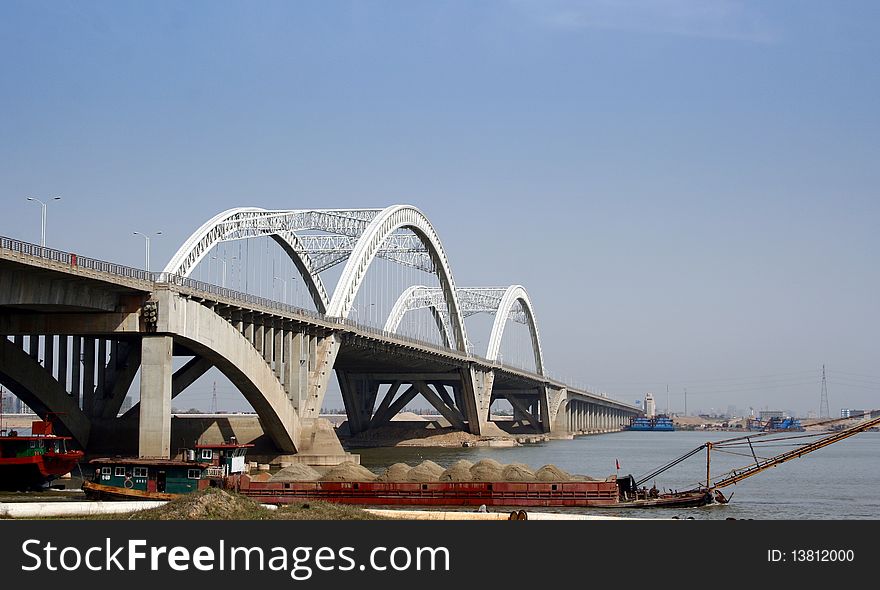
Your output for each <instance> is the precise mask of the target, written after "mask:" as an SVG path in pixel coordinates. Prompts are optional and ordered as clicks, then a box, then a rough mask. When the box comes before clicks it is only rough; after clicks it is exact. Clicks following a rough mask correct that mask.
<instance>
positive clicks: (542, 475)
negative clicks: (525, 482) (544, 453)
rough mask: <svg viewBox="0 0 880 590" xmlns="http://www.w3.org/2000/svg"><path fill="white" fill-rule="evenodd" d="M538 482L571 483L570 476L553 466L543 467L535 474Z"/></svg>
mask: <svg viewBox="0 0 880 590" xmlns="http://www.w3.org/2000/svg"><path fill="white" fill-rule="evenodd" d="M535 479H537V480H538V481H571V480H572V477H571V474H570V473H568V472H567V471H564V470H562V469H560V468H559V467H557V466H556V465H553V464H552V463H551V464H550V465H544V466H543V467H541V468H540V469H538V470H537V471H536V472H535Z"/></svg>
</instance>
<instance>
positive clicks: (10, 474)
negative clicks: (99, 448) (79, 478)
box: [0, 420, 83, 490]
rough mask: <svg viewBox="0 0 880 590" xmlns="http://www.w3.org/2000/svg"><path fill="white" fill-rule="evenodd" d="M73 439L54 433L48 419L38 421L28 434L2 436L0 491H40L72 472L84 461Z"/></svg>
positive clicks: (10, 432)
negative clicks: (74, 447)
mask: <svg viewBox="0 0 880 590" xmlns="http://www.w3.org/2000/svg"><path fill="white" fill-rule="evenodd" d="M70 440H71V437H69V436H59V435H56V434H54V433H53V432H52V423H51V422H49V421H48V420H35V421H34V422H33V423H32V425H31V433H30V434H28V435H19V434H18V432H17V431H15V430H9V431H8V432H7V433H6V434H5V435H4V436H0V489H2V490H34V489H41V488H44V487H46V486H48V485H49V484H51V482H52V480H54V479H56V478H58V477H60V476H62V475H65V474H67V473H70V472H71V471H72V470H73V469H74V468H75V467H76V465H77V463H78V462H79V461H80V460H81V459H82V458H83V452H82V451H78V450H74V449H70V448H69V442H70Z"/></svg>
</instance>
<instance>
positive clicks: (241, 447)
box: [187, 438, 254, 477]
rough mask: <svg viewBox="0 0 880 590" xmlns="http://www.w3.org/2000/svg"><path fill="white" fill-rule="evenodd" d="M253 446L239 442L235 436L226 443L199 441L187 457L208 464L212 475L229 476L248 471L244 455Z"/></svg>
mask: <svg viewBox="0 0 880 590" xmlns="http://www.w3.org/2000/svg"><path fill="white" fill-rule="evenodd" d="M253 446H254V445H252V444H242V443H238V442H236V441H235V439H234V438H233V439H232V440H231V441H230V442H224V443H217V444H208V443H199V444H197V445H195V446H194V447H193V449H192V450H191V451H187V455H188V456H187V459H189V460H192V461H196V462H198V463H201V464H203V465H206V466H208V473H209V475H210V477H229V476H231V475H235V474H241V473H245V472H246V471H247V463H246V462H245V459H244V456H245V454H246V453H247V450H248V449H249V448H251V447H253Z"/></svg>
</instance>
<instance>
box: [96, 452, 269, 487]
mask: <svg viewBox="0 0 880 590" xmlns="http://www.w3.org/2000/svg"><path fill="white" fill-rule="evenodd" d="M252 446H253V445H252V444H240V443H237V442H235V440H232V441H230V442H226V443H220V444H197V445H195V446H194V447H193V448H192V449H186V450H184V452H183V457H184V458H183V459H139V458H134V457H104V458H99V459H92V460H91V461H89V463H88V465H89V469H88V472H87V475H86V476H87V477H90V479H87V480H86V481H83V484H82V489H83V492H84V493H85V494H86V497H88V498H91V499H102V500H107V499H111V500H173V499H175V498H178V497H180V496H183V495H185V494H188V493H190V492H195V491H197V490H203V489H205V488H208V487H220V488H227V489H234V490H238V488H239V479H240V477H241V474H243V473H245V471H246V467H245V462H244V455H245V452H246V451H247V449H248V448H249V447H252Z"/></svg>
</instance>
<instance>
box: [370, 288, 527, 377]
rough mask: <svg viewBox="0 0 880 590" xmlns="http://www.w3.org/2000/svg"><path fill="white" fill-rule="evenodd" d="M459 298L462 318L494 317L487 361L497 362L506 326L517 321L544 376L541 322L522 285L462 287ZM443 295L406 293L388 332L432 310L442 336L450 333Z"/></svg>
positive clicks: (427, 291) (397, 304)
mask: <svg viewBox="0 0 880 590" xmlns="http://www.w3.org/2000/svg"><path fill="white" fill-rule="evenodd" d="M456 296H457V300H458V304H459V307H460V309H461V314H462V316H463V317H469V316H471V315H473V314H476V313H492V314H494V315H495V320H494V322H493V325H492V332H491V335H490V338H489V345H488V351H487V353H486V358H487V359H489V360H491V361H496V360H497V358H498V353H499V351H500V349H501V339H502V337H503V335H504V326H505V325H506V323H507V320H513V321H515V322H518V323H520V324H525V325H527V326H528V327H529V334H530V336H531V339H532V349H533V351H534V354H535V369H536V370H537V371H538V373H540V374H542V375H543V374H544V366H543V356H542V351H541V338H540V335H539V333H538V326H537V321H536V320H535V314H534V310H533V308H532V303H531V300H530V299H529V296H528V293H527V292H526V290H525V288H524V287H522V285H512V286H510V287H507V288H503V287H501V288H497V287H479V288H474V287H462V288H459V289H456ZM442 304H443V295H442V292H441V290H440V289H439V288H437V287H425V286H423V285H416V286H414V287H410V288H409V289H407V290H406V291H404V292H403V293H402V294H401V295H400V297H399V298H398V299H397V301H396V302H395V303H394V307H393V308H392V309H391V313H389V314H388V320H387V321H386V322H385V328H384V330H385V331H386V332H392V333H393V332H396V331H397V329H398V328H399V327H400V323H401V322H402V321H403V317H404V316H405V315H406V314H407V313H408V312H410V311H413V310H416V309H425V308H429V309H431V311H432V313H433V314H434V318H435V321H437V328H438V330H440V333H441V336H444V337H445V334H446V333H448V331H449V327H448V324H449V321H448V319H447V318H446V317H445V314H444V312H443V307H442Z"/></svg>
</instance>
